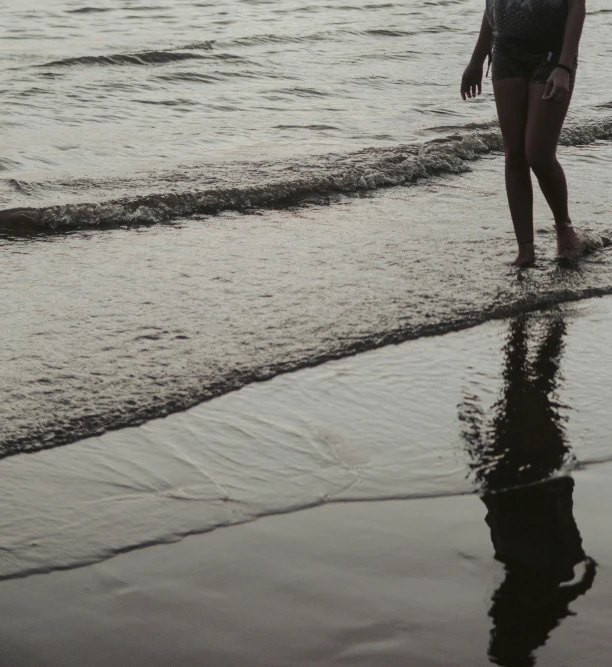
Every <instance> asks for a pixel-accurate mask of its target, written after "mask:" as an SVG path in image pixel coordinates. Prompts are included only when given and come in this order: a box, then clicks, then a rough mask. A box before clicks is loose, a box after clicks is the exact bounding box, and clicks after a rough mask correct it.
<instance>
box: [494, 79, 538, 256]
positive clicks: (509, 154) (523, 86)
mask: <svg viewBox="0 0 612 667" xmlns="http://www.w3.org/2000/svg"><path fill="white" fill-rule="evenodd" d="M493 91H494V92H495V104H496V105H497V115H498V117H499V125H500V128H501V131H502V136H503V138H504V150H505V154H506V192H507V193H508V203H509V205H510V215H511V216H512V223H513V225H514V233H515V234H516V240H517V241H518V243H519V253H518V256H517V258H516V259H515V260H514V262H513V264H514V265H515V266H526V265H528V264H531V263H533V261H534V259H535V255H534V250H533V188H532V185H531V173H530V170H529V162H528V161H527V152H526V148H525V133H526V131H527V118H528V107H529V81H528V80H527V79H526V78H522V77H513V78H509V79H501V80H499V81H495V82H494V83H493Z"/></svg>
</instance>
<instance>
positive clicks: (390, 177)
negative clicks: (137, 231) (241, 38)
mask: <svg viewBox="0 0 612 667" xmlns="http://www.w3.org/2000/svg"><path fill="white" fill-rule="evenodd" d="M610 138H612V117H609V118H604V119H602V120H592V121H590V122H586V123H581V124H576V125H573V126H569V127H567V128H566V129H565V130H564V131H563V133H562V136H561V144H563V145H565V146H577V145H583V144H589V143H593V142H595V141H600V140H608V139H610ZM502 150H503V144H502V139H501V135H500V133H499V131H498V130H497V129H494V128H492V127H491V124H490V123H488V124H483V125H481V126H476V128H474V129H472V130H471V131H469V132H463V133H462V132H456V133H453V134H448V135H446V136H443V137H440V138H438V139H434V140H431V141H429V142H427V143H421V144H408V145H402V146H394V147H390V148H378V147H377V148H367V149H364V150H361V151H358V152H355V153H349V154H347V155H343V156H324V157H322V158H320V159H319V160H318V161H317V160H316V159H313V160H312V161H311V162H310V163H309V164H306V165H300V166H299V167H297V168H295V169H293V168H292V169H291V176H290V177H286V176H285V177H280V178H279V177H278V176H276V177H274V176H273V175H272V174H270V176H269V177H266V176H265V174H264V176H263V177H261V178H259V179H258V180H257V181H256V182H250V183H247V184H246V185H244V186H233V185H232V186H231V187H230V186H227V187H226V186H224V185H223V183H221V184H219V185H216V186H215V187H208V188H204V189H194V188H193V187H192V186H193V181H190V183H189V186H191V187H188V188H187V187H186V186H183V187H184V189H181V187H180V183H175V184H174V185H175V186H176V190H175V191H173V192H162V193H159V192H158V193H155V192H153V193H146V194H140V195H136V196H130V197H125V198H121V199H113V200H108V201H102V202H90V203H77V204H70V203H68V204H64V205H54V206H47V207H42V208H13V209H7V210H4V211H0V229H4V230H8V231H11V232H13V233H19V232H20V231H24V232H26V231H27V232H32V231H34V232H62V231H69V230H75V229H88V228H104V227H117V226H138V225H150V224H155V223H162V222H168V221H171V220H173V219H176V218H181V217H187V216H193V215H214V214H217V213H219V212H221V211H227V210H236V211H248V210H250V209H258V208H274V207H282V206H288V205H292V204H298V203H300V202H302V201H305V200H307V199H308V198H309V197H314V196H324V195H331V194H334V193H339V194H351V193H357V192H363V191H368V190H375V189H377V188H387V187H392V186H398V185H409V184H411V183H414V182H416V181H418V180H421V179H426V178H429V177H432V176H436V175H442V174H461V173H464V172H466V171H469V170H470V163H471V162H473V161H474V160H477V159H479V158H481V157H483V156H485V155H488V154H490V153H493V152H498V151H502ZM271 171H272V170H271ZM285 171H286V170H285Z"/></svg>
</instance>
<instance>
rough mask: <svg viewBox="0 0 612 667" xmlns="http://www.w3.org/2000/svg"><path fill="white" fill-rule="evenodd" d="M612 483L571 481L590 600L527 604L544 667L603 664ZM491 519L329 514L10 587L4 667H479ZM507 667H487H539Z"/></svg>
mask: <svg viewBox="0 0 612 667" xmlns="http://www.w3.org/2000/svg"><path fill="white" fill-rule="evenodd" d="M611 475H612V467H611V466H610V465H609V464H608V465H603V466H599V467H594V468H589V469H588V470H586V471H583V472H579V473H578V474H576V476H575V479H576V487H575V497H574V502H575V506H574V514H573V516H574V518H575V521H576V524H577V525H578V527H579V530H580V532H581V534H582V539H583V544H584V548H585V550H586V552H587V553H588V554H589V556H591V557H592V558H594V559H596V560H597V563H598V566H597V572H596V576H595V580H594V583H593V584H592V588H591V589H590V590H588V591H587V592H586V594H584V595H577V596H576V599H575V600H572V601H571V603H570V604H565V603H563V602H559V601H555V602H554V603H551V604H547V603H546V602H543V601H542V600H525V602H524V603H525V605H526V607H529V604H530V603H532V604H533V605H534V606H535V608H536V609H537V611H538V612H539V613H541V614H542V615H543V616H545V617H546V622H547V624H548V625H546V627H545V628H544V630H543V631H542V632H541V633H540V634H538V635H537V637H535V638H534V641H533V642H532V644H530V640H531V637H529V638H528V640H527V641H526V644H527V648H526V649H525V650H524V653H525V654H527V655H528V654H529V651H528V650H527V649H528V648H531V647H533V648H534V649H536V654H537V664H538V665H542V666H550V667H570V666H574V665H585V666H587V667H591V666H593V667H595V666H598V667H599V666H601V665H603V664H605V663H606V660H607V656H609V655H610V650H611V646H610V635H609V627H610V620H611V619H610V605H609V596H610V594H611V593H612V590H611V588H612V578H611V576H610V566H611V565H612V549H611V548H610V543H609V539H608V537H607V536H608V524H609V484H610V476H611ZM485 514H486V509H485V506H484V505H483V503H482V502H481V500H480V499H479V498H478V497H476V496H467V497H461V498H452V499H443V498H442V499H433V500H414V501H385V502H380V503H358V504H343V505H336V506H327V507H321V508H316V509H312V510H306V511H303V512H300V513H297V514H291V515H285V516H276V517H268V518H265V519H262V520H260V521H257V522H255V523H251V524H247V525H244V526H239V527H234V528H228V529H224V530H219V531H216V532H214V533H210V534H207V535H200V536H194V537H190V538H187V539H185V540H183V541H181V542H180V543H177V544H173V545H162V546H157V547H153V548H148V549H144V550H141V551H137V552H134V553H131V554H125V555H122V556H118V557H117V558H114V559H112V560H110V561H107V562H105V563H103V564H100V565H95V566H92V567H86V568H81V569H77V570H73V571H70V572H58V573H54V574H51V575H43V576H34V577H30V578H28V579H25V580H15V581H10V582H4V583H2V585H1V586H0V591H1V592H2V594H1V596H0V609H1V611H2V617H3V623H2V628H1V630H0V657H1V663H2V664H3V665H11V667H40V666H42V665H44V666H45V667H73V666H74V667H77V666H81V665H91V666H92V667H97V666H100V667H102V666H108V665H116V666H117V667H119V666H125V667H140V666H143V667H144V666H145V665H153V666H155V667H157V666H159V667H162V666H166V665H180V666H184V667H191V666H193V667H196V666H197V665H211V666H212V665H214V666H215V667H226V666H227V667H230V666H231V667H234V666H238V665H253V666H261V667H276V666H278V667H281V666H286V665H300V666H301V665H303V666H311V665H321V666H327V665H330V666H335V665H338V666H340V665H344V666H346V665H355V666H357V665H363V666H366V665H367V666H368V667H373V666H381V667H382V666H383V665H393V666H396V665H397V666H399V665H402V666H405V665H415V666H416V665H418V666H428V667H429V666H432V667H433V666H439V667H442V666H445V667H447V666H461V667H463V666H467V665H487V664H489V658H488V655H487V652H488V650H489V648H490V632H491V630H492V627H493V620H492V618H491V617H490V616H489V611H490V609H491V606H492V600H491V598H492V596H493V595H494V594H495V591H497V590H499V589H500V586H501V585H502V582H504V578H505V574H504V568H503V567H502V565H501V564H500V563H498V562H496V561H495V559H494V549H493V547H492V544H491V539H490V536H489V529H488V527H487V525H486V523H485ZM570 597H572V596H570ZM522 622H523V618H522V617H515V618H514V624H515V625H514V627H513V626H512V624H510V627H506V628H504V630H505V631H506V632H509V633H510V634H512V633H513V632H514V633H516V632H517V630H519V629H520V628H521V623H522ZM557 623H559V624H560V625H559V627H555V626H556V624H557ZM548 626H550V627H548ZM537 629H538V630H539V629H540V628H537ZM547 629H548V630H549V631H548V632H547ZM534 634H537V633H534ZM515 639H517V635H516V634H515ZM517 641H518V642H519V644H520V641H519V640H518V639H517ZM514 646H515V648H516V650H517V652H518V653H520V652H521V650H522V648H523V647H521V646H517V645H516V644H515V645H514ZM504 657H505V658H506V659H507V660H506V661H504ZM510 657H512V655H510ZM508 658H509V654H507V653H506V654H504V653H502V655H501V657H500V658H499V659H498V662H497V664H502V665H519V664H525V665H527V664H535V662H529V661H527V659H526V656H525V659H524V660H523V661H521V662H518V661H516V662H512V660H510V659H508ZM514 658H516V656H514Z"/></svg>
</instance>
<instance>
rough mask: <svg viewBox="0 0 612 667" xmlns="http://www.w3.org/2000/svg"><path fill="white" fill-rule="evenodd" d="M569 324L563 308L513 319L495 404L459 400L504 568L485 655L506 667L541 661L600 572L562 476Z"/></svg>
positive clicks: (566, 455)
mask: <svg viewBox="0 0 612 667" xmlns="http://www.w3.org/2000/svg"><path fill="white" fill-rule="evenodd" d="M565 332H566V325H565V322H564V319H563V316H562V313H560V312H556V313H548V314H546V315H544V316H542V315H541V314H540V315H529V314H523V315H519V316H517V317H515V318H513V319H512V320H511V322H510V330H509V334H508V338H507V342H506V345H505V346H504V349H503V354H504V371H503V380H504V384H503V388H502V392H501V395H500V398H499V399H498V400H497V402H496V403H495V404H494V405H493V407H492V409H491V411H485V410H484V409H483V408H482V406H481V404H480V401H479V399H478V397H477V396H474V395H468V396H466V398H465V400H464V402H463V403H462V404H461V405H460V408H459V416H460V419H461V421H462V423H463V427H464V428H463V440H464V443H465V447H466V450H467V452H468V454H469V457H470V461H471V467H472V470H473V473H474V476H475V478H476V479H477V481H478V482H479V484H480V485H481V487H482V489H483V495H482V500H483V502H484V504H485V505H486V507H487V510H488V512H487V516H486V522H487V524H488V526H489V529H490V531H491V540H492V542H493V547H494V549H495V558H496V559H497V560H499V561H500V562H501V563H503V564H504V567H505V570H506V576H505V579H504V581H503V583H502V584H501V586H500V587H499V588H498V589H497V590H496V591H495V593H494V594H493V598H492V603H493V604H492V606H491V608H490V610H489V616H490V617H491V619H492V621H493V627H492V630H491V633H490V642H489V648H488V654H489V659H490V660H491V662H493V663H495V664H498V665H503V666H507V667H528V666H530V665H535V664H536V657H535V656H534V651H535V650H536V649H537V648H538V647H541V646H543V645H544V644H545V643H546V641H547V640H548V637H549V635H550V633H551V631H552V630H553V629H554V628H555V627H557V626H558V625H559V624H560V622H561V621H562V619H563V618H565V617H566V616H568V615H570V614H571V613H572V612H571V611H570V609H569V605H570V604H571V603H572V602H573V601H574V600H575V599H576V598H577V597H579V596H580V595H583V594H584V593H586V592H587V591H588V590H589V588H590V587H591V586H592V585H593V581H594V579H595V574H596V564H595V561H594V560H593V559H592V558H589V557H588V556H587V555H586V554H585V552H584V550H583V547H582V538H581V536H580V531H579V530H578V526H577V525H576V521H575V519H574V516H573V489H574V480H573V479H572V478H571V477H568V476H559V472H560V471H562V470H563V467H564V466H565V465H566V464H567V463H569V462H570V461H571V458H572V454H571V449H570V447H569V445H568V444H567V442H566V437H565V429H564V417H563V416H562V414H561V412H560V408H561V407H562V406H561V405H560V404H559V402H558V401H557V388H558V386H559V384H560V383H561V382H562V377H561V373H560V367H561V360H562V355H563V338H564V335H565ZM555 475H556V476H555ZM578 565H580V566H581V567H580V568H577V567H576V566H578ZM577 569H580V573H579V574H577V575H576V570H577Z"/></svg>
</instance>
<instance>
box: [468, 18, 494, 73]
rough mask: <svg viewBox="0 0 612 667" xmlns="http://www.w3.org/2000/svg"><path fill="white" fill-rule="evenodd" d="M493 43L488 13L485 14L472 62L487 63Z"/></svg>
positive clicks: (477, 63)
mask: <svg viewBox="0 0 612 667" xmlns="http://www.w3.org/2000/svg"><path fill="white" fill-rule="evenodd" d="M492 42H493V28H491V24H490V23H489V19H488V17H487V12H485V13H484V14H483V17H482V24H481V26H480V34H479V35H478V41H477V42H476V46H475V47H474V53H473V54H472V60H471V62H472V63H474V64H476V65H480V66H481V67H482V64H483V63H484V61H485V58H486V57H487V56H488V55H489V53H491V44H492Z"/></svg>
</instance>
